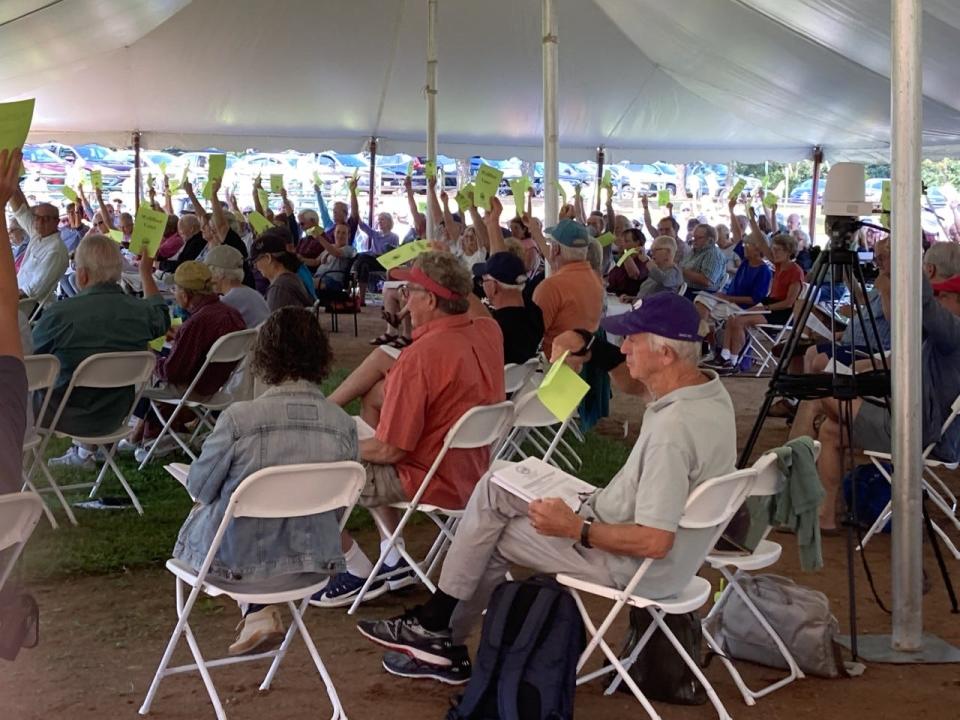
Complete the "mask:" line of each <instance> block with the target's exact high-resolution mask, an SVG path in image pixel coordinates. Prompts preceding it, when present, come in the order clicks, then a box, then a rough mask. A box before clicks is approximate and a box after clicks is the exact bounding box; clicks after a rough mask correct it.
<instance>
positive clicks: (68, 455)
mask: <svg viewBox="0 0 960 720" xmlns="http://www.w3.org/2000/svg"><path fill="white" fill-rule="evenodd" d="M47 467H72V468H78V469H80V470H96V469H97V464H96V462H94V459H93V455H87V457H85V458H82V457H80V448H78V447H77V446H76V445H71V446H70V449H69V450H67V451H66V452H65V453H64V454H63V455H61V456H60V457H55V458H50V459H49V460H47Z"/></svg>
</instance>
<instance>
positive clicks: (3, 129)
mask: <svg viewBox="0 0 960 720" xmlns="http://www.w3.org/2000/svg"><path fill="white" fill-rule="evenodd" d="M35 102H36V101H35V100H32V99H31V100H18V101H17V102H9V103H0V150H13V149H14V148H18V147H23V143H25V142H26V140H27V133H28V132H30V124H31V123H32V122H33V106H34V104H35Z"/></svg>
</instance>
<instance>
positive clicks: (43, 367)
mask: <svg viewBox="0 0 960 720" xmlns="http://www.w3.org/2000/svg"><path fill="white" fill-rule="evenodd" d="M23 364H24V367H25V368H26V371H27V391H28V392H29V393H30V395H29V397H30V398H32V397H33V393H37V392H42V393H43V401H42V402H41V404H40V412H39V413H38V414H37V417H36V418H33V423H32V424H30V425H29V426H28V427H27V431H26V433H24V436H23V455H24V463H23V484H24V486H25V487H26V488H28V489H29V490H32V491H33V492H36V493H39V492H40V491H38V490H37V487H36V486H35V485H34V484H33V481H32V479H31V478H32V477H33V473H34V471H35V470H36V469H37V468H38V467H39V468H40V472H42V473H43V475H44V477H46V480H47V487H45V488H43V492H52V493H53V494H54V495H56V496H57V499H58V500H59V501H60V505H61V506H62V507H63V509H64V511H65V512H66V513H67V518H69V520H70V522H71V523H73V524H74V525H76V524H77V518H76V517H75V516H74V514H73V509H72V508H71V507H70V503H68V502H67V501H66V499H64V497H63V493H62V492H60V486H59V485H57V481H56V480H54V479H53V476H52V475H51V474H50V470H48V469H47V464H46V463H45V462H43V457H42V456H41V454H40V452H39V450H40V446H41V445H42V444H43V436H42V435H40V433H39V432H37V425H38V421H39V418H42V417H44V416H45V415H46V413H47V406H48V405H49V404H50V395H51V394H52V392H53V386H54V384H55V383H56V381H57V376H58V375H59V374H60V361H59V360H58V359H57V357H56V356H55V355H28V356H27V357H25V358H24V359H23ZM32 410H33V408H32V407H31V408H29V409H28V411H27V412H28V413H29V414H30V415H31V416H32V414H33V413H32ZM28 419H29V418H28ZM43 511H44V512H45V513H46V515H47V520H49V521H50V525H51V526H52V527H53V528H56V527H57V520H56V518H54V516H53V512H52V511H51V510H50V508H49V507H47V504H46V503H44V505H43Z"/></svg>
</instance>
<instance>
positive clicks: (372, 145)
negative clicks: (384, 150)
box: [367, 136, 377, 227]
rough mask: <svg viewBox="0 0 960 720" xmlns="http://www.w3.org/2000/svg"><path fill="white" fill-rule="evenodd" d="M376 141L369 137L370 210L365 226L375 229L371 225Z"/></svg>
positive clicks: (374, 202) (374, 192)
mask: <svg viewBox="0 0 960 720" xmlns="http://www.w3.org/2000/svg"><path fill="white" fill-rule="evenodd" d="M376 177H377V139H376V138H375V137H373V136H371V137H370V187H369V192H368V194H369V195H370V209H369V211H368V212H367V225H369V226H370V227H376V226H375V225H374V224H373V208H374V205H375V204H376V199H377V183H376Z"/></svg>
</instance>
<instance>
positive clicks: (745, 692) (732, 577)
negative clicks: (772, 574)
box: [701, 443, 820, 705]
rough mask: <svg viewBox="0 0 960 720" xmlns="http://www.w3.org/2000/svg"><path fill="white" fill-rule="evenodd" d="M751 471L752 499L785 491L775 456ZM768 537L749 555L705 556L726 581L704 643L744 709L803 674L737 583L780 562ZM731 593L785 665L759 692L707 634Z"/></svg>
mask: <svg viewBox="0 0 960 720" xmlns="http://www.w3.org/2000/svg"><path fill="white" fill-rule="evenodd" d="M814 453H815V457H816V456H819V454H820V443H815V449H814ZM753 469H754V470H755V471H756V473H757V480H756V483H755V484H754V486H753V489H752V490H751V491H750V495H751V496H754V497H771V496H774V495H778V494H780V492H781V491H782V490H783V489H784V484H785V481H786V478H785V477H784V475H783V473H782V472H780V466H779V465H778V463H777V456H776V455H775V454H774V453H766V454H765V455H762V456H761V457H760V458H759V459H758V460H757V462H756V463H754V465H753ZM769 533H770V528H767V530H766V532H765V533H764V535H763V539H762V540H761V541H760V543H759V544H758V545H757V547H756V548H755V549H754V551H753V552H752V553H750V554H749V555H724V554H716V553H709V554H708V555H707V563H708V564H709V565H710V567H712V568H713V569H714V570H718V571H719V572H720V574H721V575H723V577H724V578H725V579H726V581H727V585H726V587H725V588H724V590H723V593H722V594H721V596H720V598H719V599H718V600H717V601H716V602H715V603H714V604H713V607H712V608H710V612H709V613H708V614H707V617H706V618H704V620H703V622H702V623H701V624H702V627H703V637H704V639H705V640H706V641H707V644H708V645H709V646H710V648H711V649H713V650H714V651H715V652H716V653H717V657H719V658H720V661H721V662H722V663H723V664H724V666H725V667H726V668H727V671H728V672H729V673H730V677H732V678H733V681H734V683H736V685H737V688H738V689H739V690H740V694H741V695H742V696H743V701H744V702H745V703H746V704H747V705H755V704H756V699H757V698H760V697H763V696H764V695H768V694H769V693H772V692H773V691H774V690H778V689H780V688H782V687H783V686H784V685H788V684H789V683H791V682H793V681H794V680H797V679H799V678H803V677H804V674H803V672H802V671H801V670H800V667H799V666H798V665H797V661H796V660H794V658H793V655H792V654H791V653H790V650H789V649H788V648H787V646H786V645H785V644H784V642H783V640H782V639H781V638H780V636H779V635H778V634H777V632H776V630H775V629H774V628H772V627H771V626H770V623H769V622H768V621H767V619H766V618H765V617H764V615H763V613H762V612H760V609H759V608H758V607H757V606H756V604H755V603H754V602H753V601H752V600H751V599H750V598H749V596H748V595H747V594H746V592H744V590H743V588H742V587H741V586H740V584H739V583H738V582H737V579H736V571H737V570H744V571H747V572H753V571H756V570H763V569H764V568H768V567H770V566H771V565H773V564H775V563H776V562H777V560H779V559H780V554H781V552H782V551H783V548H782V547H781V546H780V545H779V543H775V542H773V541H771V540H767V535H768V534H769ZM731 592H733V593H736V595H737V596H738V597H739V598H740V600H741V601H742V602H743V603H744V605H746V607H747V609H749V610H750V613H751V614H752V615H753V616H754V617H755V618H756V619H757V622H758V623H759V624H760V627H762V628H763V630H764V632H766V633H767V635H769V636H770V639H771V640H772V641H773V643H774V645H776V646H777V649H778V650H779V651H780V655H781V656H782V657H783V661H784V662H785V663H786V665H787V670H788V674H787V677H785V678H782V679H780V680H777V681H776V682H773V683H771V684H769V685H767V686H766V687H765V688H763V689H761V690H751V689H750V688H749V687H747V684H746V683H745V682H744V681H743V678H742V677H741V676H740V673H739V672H738V671H737V668H736V666H735V665H734V664H733V663H732V662H731V661H730V659H729V658H728V657H727V655H726V653H725V651H724V649H723V647H722V646H721V645H720V643H718V642H717V641H716V640H715V639H714V637H713V635H712V634H711V632H710V629H711V627H712V624H713V621H714V619H715V618H716V616H717V613H718V610H719V609H720V608H722V607H723V605H724V601H725V600H726V598H727V596H728V595H729V594H730V593H731Z"/></svg>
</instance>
